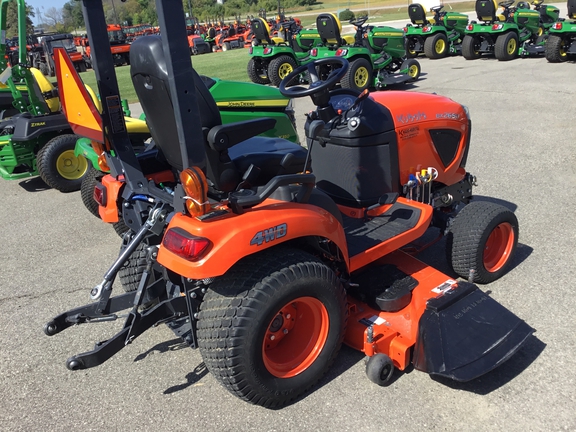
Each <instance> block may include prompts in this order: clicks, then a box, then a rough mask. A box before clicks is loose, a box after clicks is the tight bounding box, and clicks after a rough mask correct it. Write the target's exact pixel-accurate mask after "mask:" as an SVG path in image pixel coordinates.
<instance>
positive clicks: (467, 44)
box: [462, 35, 481, 60]
mask: <svg viewBox="0 0 576 432" xmlns="http://www.w3.org/2000/svg"><path fill="white" fill-rule="evenodd" d="M476 43H477V42H476V39H475V38H474V36H470V35H466V36H464V39H462V56H463V57H464V58H465V59H466V60H476V59H479V58H480V55H481V54H480V52H479V51H477V50H476Z"/></svg>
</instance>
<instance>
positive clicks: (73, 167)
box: [56, 150, 88, 180]
mask: <svg viewBox="0 0 576 432" xmlns="http://www.w3.org/2000/svg"><path fill="white" fill-rule="evenodd" d="M56 169H57V170H58V174H60V175H61V176H62V177H64V178H65V179H67V180H77V179H79V178H81V177H82V176H83V175H84V174H86V171H87V170H88V162H87V161H86V158H84V157H83V156H75V155H74V150H66V151H65V152H63V153H62V154H61V155H60V156H58V159H57V160H56Z"/></svg>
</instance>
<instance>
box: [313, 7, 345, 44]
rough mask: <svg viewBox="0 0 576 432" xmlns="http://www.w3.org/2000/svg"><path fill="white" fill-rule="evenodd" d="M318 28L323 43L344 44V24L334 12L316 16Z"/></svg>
mask: <svg viewBox="0 0 576 432" xmlns="http://www.w3.org/2000/svg"><path fill="white" fill-rule="evenodd" d="M316 28H317V29H318V34H319V35H320V39H321V40H322V43H324V44H328V45H337V46H340V45H342V37H341V35H340V33H341V32H342V24H341V23H340V20H339V19H338V18H337V17H336V15H334V14H332V13H321V14H320V15H318V17H316Z"/></svg>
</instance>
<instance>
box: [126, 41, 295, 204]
mask: <svg viewBox="0 0 576 432" xmlns="http://www.w3.org/2000/svg"><path fill="white" fill-rule="evenodd" d="M130 65H131V69H130V73H131V75H132V81H133V84H134V89H135V90H136V94H137V95H138V99H139V100H140V103H141V105H142V109H143V111H144V113H145V114H146V122H147V123H148V127H149V129H150V133H151V135H152V138H153V139H154V142H155V144H156V146H157V147H158V149H159V150H160V152H161V153H162V157H164V158H165V160H166V161H167V162H168V163H169V165H170V166H171V167H173V168H174V169H176V170H182V169H183V168H184V165H185V164H184V163H183V160H182V152H181V148H180V143H179V139H178V133H177V129H176V118H175V115H174V108H173V105H172V98H171V95H170V90H169V84H168V82H169V77H168V72H167V67H166V59H165V57H164V50H163V47H162V40H161V38H160V36H147V37H145V38H139V39H136V41H135V42H133V44H132V46H131V48H130ZM192 73H193V79H194V85H195V88H196V98H197V103H198V108H199V114H200V123H201V125H202V129H203V131H204V150H205V154H206V161H207V173H206V174H207V177H208V179H209V180H210V181H211V182H212V184H213V185H214V187H213V189H214V191H215V192H223V193H226V192H231V191H233V190H235V189H236V187H237V186H238V184H239V183H240V181H241V178H242V175H243V174H244V173H245V171H246V170H247V169H248V167H249V166H250V165H251V164H253V165H255V166H257V167H258V168H260V170H261V172H260V175H259V176H258V177H257V178H256V180H255V181H256V184H253V186H260V185H263V184H265V183H266V182H267V181H268V180H269V179H270V178H271V177H273V176H275V175H277V174H279V173H280V172H281V170H283V168H282V167H281V165H280V162H281V161H282V160H283V158H284V157H285V156H286V155H287V154H288V153H292V154H293V155H294V157H293V158H292V161H291V163H290V164H288V167H287V168H288V169H287V170H286V171H284V173H285V174H295V173H298V172H300V171H302V170H303V167H304V161H305V157H306V151H305V150H304V149H303V148H302V147H301V146H299V145H298V144H294V143H292V142H290V141H287V140H282V139H280V138H276V139H274V138H264V137H257V136H254V135H256V134H259V133H262V132H264V131H265V130H266V129H264V130H263V128H265V127H268V128H270V127H271V126H273V124H274V120H272V119H265V118H263V119H258V120H248V121H245V122H237V123H231V124H226V125H222V119H221V117H220V111H219V110H218V107H217V106H216V102H215V101H214V98H213V97H212V94H211V93H210V91H209V90H208V88H207V87H206V85H205V84H204V82H203V81H202V79H201V78H200V76H199V75H198V74H197V73H196V71H195V70H194V69H192ZM189 115H190V116H192V115H197V114H196V113H189ZM184 126H185V125H184ZM238 136H245V137H246V138H248V139H245V140H243V141H240V142H237V141H239V139H238ZM215 137H218V139H215ZM220 138H223V140H221V139H220ZM221 142H226V143H227V142H237V143H236V144H235V145H232V146H229V145H220V143H221ZM186 145H187V146H188V148H189V151H188V153H189V154H190V152H191V151H192V148H191V147H192V146H194V145H198V144H197V143H195V142H190V143H186Z"/></svg>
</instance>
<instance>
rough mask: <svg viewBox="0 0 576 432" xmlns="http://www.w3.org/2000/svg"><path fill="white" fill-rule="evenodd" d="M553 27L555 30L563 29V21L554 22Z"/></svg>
mask: <svg viewBox="0 0 576 432" xmlns="http://www.w3.org/2000/svg"><path fill="white" fill-rule="evenodd" d="M552 28H553V29H554V30H562V23H561V22H557V23H554V25H553V26H552Z"/></svg>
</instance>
